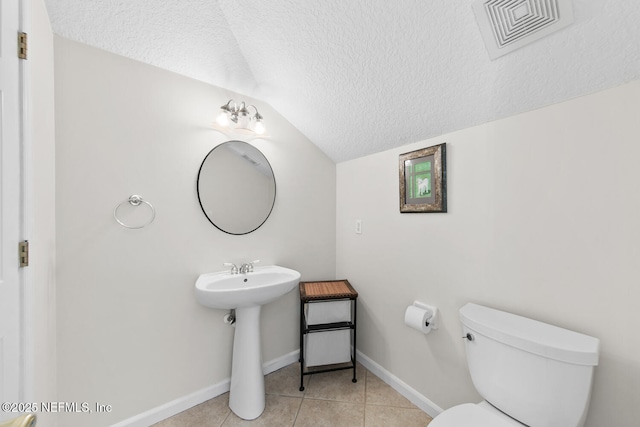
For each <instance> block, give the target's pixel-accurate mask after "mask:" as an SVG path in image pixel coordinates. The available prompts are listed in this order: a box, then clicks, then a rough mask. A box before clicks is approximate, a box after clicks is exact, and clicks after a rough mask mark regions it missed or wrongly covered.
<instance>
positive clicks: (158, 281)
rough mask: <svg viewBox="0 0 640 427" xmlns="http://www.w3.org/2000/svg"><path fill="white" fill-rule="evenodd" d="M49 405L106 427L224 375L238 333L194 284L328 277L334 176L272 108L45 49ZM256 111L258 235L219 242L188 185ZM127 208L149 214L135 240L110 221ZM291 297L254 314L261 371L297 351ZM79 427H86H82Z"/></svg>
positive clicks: (77, 421) (63, 421)
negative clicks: (231, 265) (247, 272)
mask: <svg viewBox="0 0 640 427" xmlns="http://www.w3.org/2000/svg"><path fill="white" fill-rule="evenodd" d="M55 73H56V80H55V83H56V206H57V211H56V224H57V236H58V240H57V257H58V263H57V268H58V271H57V286H58V299H57V300H58V319H57V321H58V325H57V330H58V383H59V399H60V400H61V401H71V402H74V401H75V402H85V401H86V402H99V403H102V404H109V405H112V407H113V412H112V413H110V414H102V415H97V414H90V415H82V414H61V416H60V419H59V422H60V425H64V426H68V427H73V426H84V425H89V424H90V425H92V426H99V425H109V424H112V423H115V422H117V421H120V420H123V419H126V418H128V417H131V416H134V415H136V414H139V413H141V412H143V411H146V410H149V409H151V408H154V407H156V406H158V405H161V404H164V403H166V402H169V401H171V400H173V399H176V398H179V397H183V396H185V395H187V394H189V393H192V392H195V391H198V390H200V389H203V388H205V387H207V386H211V385H213V384H216V383H218V382H221V381H223V380H225V379H227V378H228V377H229V376H230V372H231V371H230V368H231V349H232V337H233V331H234V330H233V328H230V327H229V326H227V325H225V324H224V323H223V322H222V317H223V314H224V312H223V311H219V310H213V309H209V308H205V307H202V306H199V305H198V304H197V302H196V300H195V298H194V295H193V286H194V283H195V280H196V278H197V276H198V274H200V273H204V272H212V271H220V270H223V269H224V268H223V267H222V263H223V262H225V261H232V262H241V261H249V260H254V259H261V260H262V264H264V265H268V264H279V265H283V266H286V267H291V268H294V269H297V270H299V271H300V272H301V273H302V277H303V279H305V280H313V279H322V278H333V277H334V275H335V164H334V163H333V162H332V161H330V160H329V159H328V158H327V157H326V156H325V155H324V154H322V153H321V152H320V151H319V150H318V149H317V148H316V147H315V146H314V145H312V144H311V143H310V142H309V141H308V140H306V139H305V138H304V137H303V136H302V135H301V134H300V133H299V132H298V131H297V130H296V129H294V128H293V127H292V126H291V125H290V124H289V123H288V122H286V121H285V120H284V119H283V118H281V117H280V116H279V115H278V114H277V113H276V112H275V111H273V110H272V109H271V108H269V107H268V106H267V105H265V104H262V103H260V102H258V101H254V100H251V99H247V98H244V97H242V96H239V95H237V94H233V93H229V92H227V91H224V90H222V89H219V88H216V87H212V86H210V85H207V84H204V83H201V82H198V81H195V80H191V79H188V78H185V77H181V76H178V75H176V74H172V73H170V72H167V71H163V70H160V69H158V68H155V67H152V66H148V65H144V64H141V63H138V62H135V61H132V60H129V59H126V58H123V57H120V56H117V55H113V54H110V53H107V52H104V51H101V50H98V49H94V48H91V47H88V46H86V45H82V44H78V43H76V42H72V41H69V40H65V39H62V38H56V39H55ZM230 98H235V99H236V100H237V99H241V100H246V101H248V102H249V101H250V102H251V103H255V104H256V105H257V107H258V108H259V110H260V112H261V113H262V114H263V116H264V117H265V124H266V126H268V129H269V134H270V135H271V138H270V139H268V140H255V141H252V142H251V143H252V144H254V145H255V146H256V147H257V148H259V149H260V150H261V151H262V152H263V153H264V154H265V156H266V157H267V158H268V160H269V162H270V163H271V165H272V167H273V169H274V172H275V177H276V183H277V200H276V204H275V207H274V210H273V212H272V214H271V217H270V218H269V220H268V221H267V222H266V223H265V224H264V225H263V226H262V227H261V228H260V229H258V230H257V231H256V232H254V233H251V234H248V235H245V236H232V235H227V234H225V233H223V232H221V231H219V230H218V229H216V228H215V227H214V226H213V225H211V224H210V223H209V222H208V221H207V219H206V218H205V216H204V215H203V213H202V212H201V210H200V206H199V204H198V199H197V195H196V177H197V173H198V168H199V166H200V163H201V162H202V160H203V159H204V157H205V155H206V154H207V153H208V152H209V150H211V149H212V148H213V147H214V146H215V145H217V144H219V143H221V142H223V141H225V140H228V139H229V138H226V137H224V136H223V135H221V134H219V133H217V132H215V131H214V130H213V129H212V127H211V124H212V123H213V121H214V120H215V116H216V115H217V112H218V108H219V107H220V105H222V104H224V103H226V102H227V100H228V99H230ZM131 194H140V195H142V196H143V197H144V198H145V199H146V200H148V201H149V202H150V203H152V204H153V205H154V206H155V209H156V211H157V216H156V219H155V221H154V222H153V223H152V224H151V225H149V226H148V227H145V228H144V229H140V230H128V229H125V228H123V227H121V226H119V225H118V224H117V223H116V222H115V221H114V219H113V217H112V212H113V209H114V208H115V207H116V205H118V204H119V203H121V202H122V201H124V200H125V199H127V198H128V197H129V196H130V195H131ZM298 302H299V299H298V296H297V291H294V292H291V293H290V294H288V295H286V296H285V297H283V298H282V299H280V300H279V301H276V302H274V303H271V304H268V305H266V306H265V307H264V309H263V311H262V322H263V324H262V332H263V359H264V360H265V361H268V360H272V359H274V358H277V357H279V356H282V355H285V354H288V353H290V352H292V351H295V350H296V349H297V348H298V335H297V334H298ZM87 423H89V424H87Z"/></svg>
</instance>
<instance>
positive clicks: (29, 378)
mask: <svg viewBox="0 0 640 427" xmlns="http://www.w3.org/2000/svg"><path fill="white" fill-rule="evenodd" d="M31 1H32V0H18V8H19V11H20V15H19V23H18V25H19V27H20V31H22V32H25V33H27V34H29V33H30V30H31V19H30V18H31V14H30V12H31ZM19 78H20V86H19V91H20V107H19V108H20V111H19V114H20V206H19V209H20V231H19V234H20V240H21V241H22V240H30V237H31V228H32V220H33V216H32V206H33V201H32V196H33V194H32V190H31V189H32V182H31V180H32V176H33V173H32V162H31V147H32V146H31V85H30V83H31V80H30V79H31V67H30V63H29V59H26V60H24V59H23V60H20V61H19ZM31 268H32V267H31ZM18 281H19V285H20V305H21V307H20V313H21V315H20V364H21V366H20V390H19V396H20V399H21V400H22V401H23V402H30V401H33V396H34V390H33V388H34V387H33V385H34V349H35V345H34V344H35V343H34V335H35V334H34V328H35V323H34V317H33V315H34V313H33V309H32V308H33V292H32V285H33V283H32V280H31V273H30V267H23V268H21V269H20V271H19V276H18Z"/></svg>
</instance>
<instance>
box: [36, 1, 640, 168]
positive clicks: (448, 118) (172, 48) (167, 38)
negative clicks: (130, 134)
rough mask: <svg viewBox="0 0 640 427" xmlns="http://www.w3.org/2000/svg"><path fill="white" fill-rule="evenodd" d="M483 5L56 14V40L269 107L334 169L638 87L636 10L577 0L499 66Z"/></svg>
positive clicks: (322, 4) (158, 6) (189, 4)
mask: <svg viewBox="0 0 640 427" xmlns="http://www.w3.org/2000/svg"><path fill="white" fill-rule="evenodd" d="M474 1H475V0H315V1H306V0H303V1H293V0H109V1H106V0H46V4H47V9H48V12H49V15H50V19H51V23H52V28H53V31H54V33H56V34H58V35H60V36H62V37H66V38H69V39H72V40H76V41H79V42H82V43H86V44H88V45H92V46H95V47H99V48H102V49H105V50H107V51H110V52H114V53H117V54H120V55H123V56H126V57H129V58H133V59H136V60H139V61H142V62H145V63H148V64H152V65H155V66H158V67H161V68H164V69H167V70H170V71H174V72H177V73H180V74H183V75H185V76H188V77H192V78H194V79H198V80H202V81H205V82H208V83H211V84H213V85H216V86H219V87H222V88H225V89H228V90H231V91H234V92H238V93H241V94H244V95H247V96H251V97H254V98H257V99H259V100H261V101H264V102H266V103H268V104H270V105H271V106H272V107H273V108H274V109H276V110H277V111H278V112H279V113H280V114H282V115H283V116H284V117H285V118H286V119H287V120H289V121H290V122H291V123H292V124H293V125H294V126H296V127H297V128H298V129H299V130H300V131H301V132H302V133H303V134H305V135H306V136H307V137H308V138H309V139H310V140H311V141H312V142H313V143H314V144H316V145H317V146H318V147H319V148H320V149H321V150H323V151H324V152H325V153H326V154H327V155H328V156H329V157H331V158H332V159H333V160H334V161H336V162H341V161H345V160H350V159H353V158H357V157H361V156H364V155H368V154H371V153H375V152H379V151H382V150H386V149H390V148H393V147H397V146H401V145H404V144H408V143H412V142H416V141H420V140H423V139H427V138H431V137H435V136H438V135H442V134H444V133H447V132H451V131H454V130H458V129H462V128H466V127H469V126H472V125H475V124H479V123H484V122H488V121H491V120H496V119H499V118H503V117H507V116H510V115H513V114H517V113H520V112H524V111H528V110H532V109H535V108H539V107H543V106H546V105H550V104H554V103H557V102H561V101H564V100H567V99H570V98H575V97H578V96H582V95H585V94H588V93H592V92H595V91H598V90H601V89H606V88H609V87H613V86H616V85H620V84H623V83H625V82H628V81H631V80H635V79H639V78H640V2H638V0H568V1H569V2H570V3H572V4H573V23H572V24H571V25H569V26H568V27H566V28H564V29H561V30H559V31H557V32H555V33H553V34H551V35H548V36H546V37H544V38H542V39H540V40H537V41H535V42H532V43H530V44H528V45H526V46H524V47H522V48H519V49H517V50H515V51H513V52H511V53H509V54H507V55H504V56H501V57H499V58H496V59H494V60H491V59H490V57H489V54H488V53H487V49H486V48H485V44H484V42H483V39H482V37H481V34H480V31H479V28H478V23H477V22H476V16H475V15H474V11H473V8H472V3H473V2H474ZM554 1H556V0H509V2H507V0H504V1H503V3H504V2H507V3H509V4H511V5H513V4H516V5H517V4H520V3H522V4H525V6H526V7H525V6H523V7H522V8H520V10H519V12H517V14H519V13H523V12H522V10H525V11H526V10H531V9H532V8H535V7H536V4H535V3H544V2H554ZM527 8H529V9H527ZM516 17H517V16H516ZM517 18H518V17H517ZM226 101H227V99H216V100H212V102H213V103H216V104H219V105H222V104H223V103H225V102H226ZM639 117H640V116H639ZM265 123H267V125H268V118H265Z"/></svg>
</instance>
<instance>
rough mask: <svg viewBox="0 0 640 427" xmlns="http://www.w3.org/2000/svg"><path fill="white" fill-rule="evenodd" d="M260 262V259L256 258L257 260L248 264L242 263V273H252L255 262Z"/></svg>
mask: <svg viewBox="0 0 640 427" xmlns="http://www.w3.org/2000/svg"><path fill="white" fill-rule="evenodd" d="M257 262H260V260H259V259H257V260H255V261H251V262H249V263H246V264H244V263H243V264H242V265H241V266H240V274H246V273H251V272H252V271H253V264H255V263H257Z"/></svg>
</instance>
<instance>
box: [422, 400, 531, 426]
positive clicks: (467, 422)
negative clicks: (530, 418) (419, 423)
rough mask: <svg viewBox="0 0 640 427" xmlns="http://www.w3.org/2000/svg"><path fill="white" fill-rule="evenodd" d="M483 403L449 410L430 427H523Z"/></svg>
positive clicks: (465, 404)
mask: <svg viewBox="0 0 640 427" xmlns="http://www.w3.org/2000/svg"><path fill="white" fill-rule="evenodd" d="M484 405H487V406H489V404H488V403H485V402H482V403H480V404H478V405H475V404H473V403H464V404H462V405H458V406H454V407H453V408H450V409H447V410H446V411H444V412H442V413H441V414H440V415H438V416H437V417H435V418H434V419H433V421H431V422H430V423H429V427H523V426H524V424H520V423H519V422H517V421H516V420H514V419H512V418H510V417H508V416H507V415H504V414H502V413H500V412H499V411H498V410H497V409H494V408H493V407H491V409H489V408H488V407H487V408H485V407H484Z"/></svg>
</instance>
